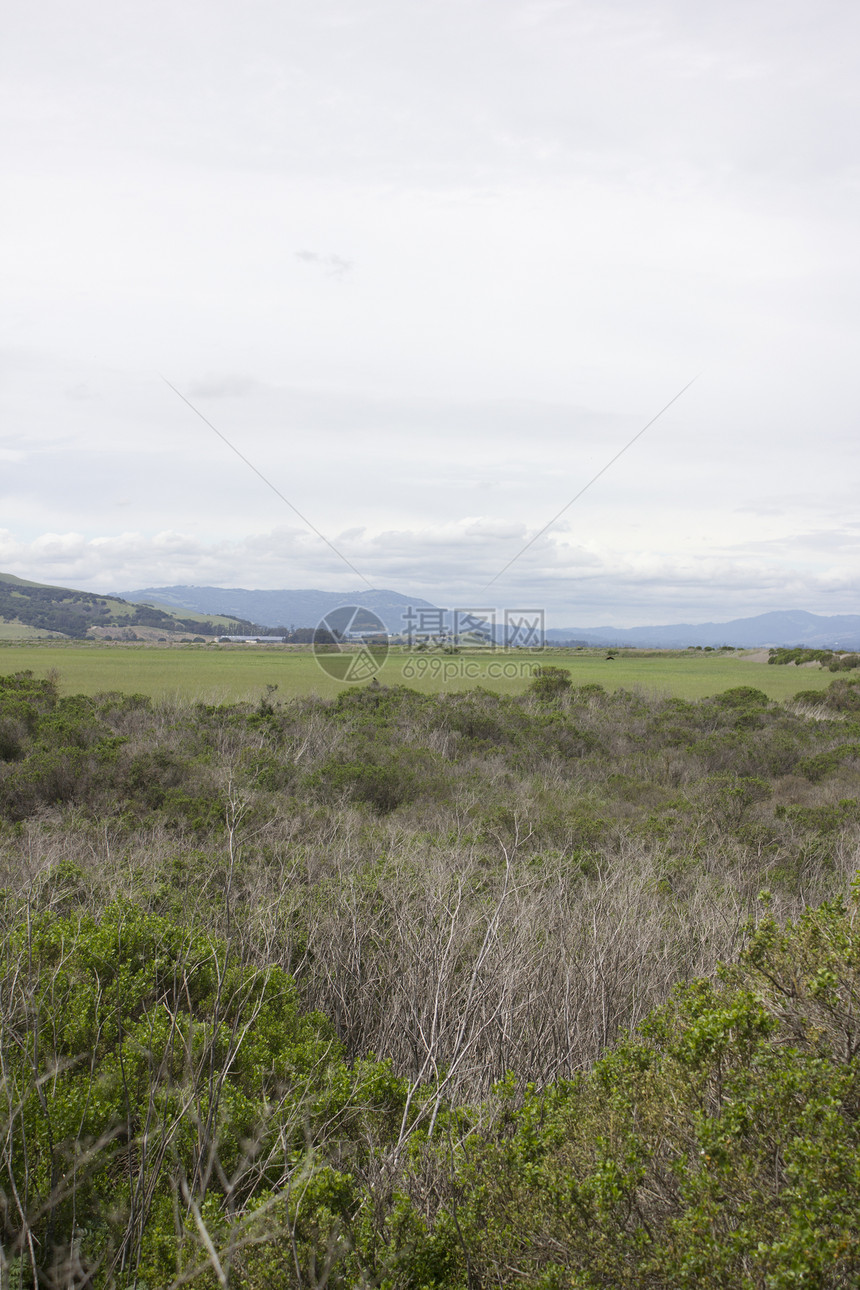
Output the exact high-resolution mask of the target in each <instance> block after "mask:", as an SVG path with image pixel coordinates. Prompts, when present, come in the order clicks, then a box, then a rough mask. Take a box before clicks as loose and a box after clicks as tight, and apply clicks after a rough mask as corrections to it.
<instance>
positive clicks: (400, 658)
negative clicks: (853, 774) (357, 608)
mask: <svg viewBox="0 0 860 1290" xmlns="http://www.w3.org/2000/svg"><path fill="white" fill-rule="evenodd" d="M541 662H545V663H551V664H552V665H553V666H555V667H564V668H567V669H568V670H569V672H570V674H571V678H572V680H573V683H574V685H589V684H593V683H595V682H597V683H598V684H600V685H603V686H605V687H606V689H609V690H615V689H619V688H624V689H634V688H637V687H638V688H641V689H645V690H651V691H659V692H662V693H665V694H672V695H676V696H677V697H679V698H687V699H698V698H705V697H706V696H708V695H711V694H718V693H720V691H722V690H729V689H732V688H734V687H735V686H740V685H748V686H752V687H754V688H755V689H757V690H763V691H764V693H765V694H767V695H769V696H770V697H771V698H773V699H787V698H790V697H791V696H792V695H794V694H796V693H797V691H798V690H810V689H822V690H823V689H826V688H827V686H828V685H829V684H830V682H831V681H832V680H833V679H834V678H833V675H832V674H831V673H830V672H828V671H827V670H826V669H824V670H820V671H819V670H815V669H813V668H803V669H802V670H800V669H798V668H796V667H769V666H767V665H766V664H765V663H762V662H755V661H753V660H752V659H751V658H749V657H747V656H745V655H743V654H740V653H736V654H728V655H717V654H701V653H698V652H696V653H695V654H694V653H692V652H691V653H684V654H680V653H671V652H666V653H657V652H653V651H648V652H646V651H643V652H642V653H635V652H630V653H625V654H623V655H620V656H618V657H616V658H615V659H614V660H612V661H611V662H610V661H608V660H607V659H606V656H605V651H603V650H552V651H550V652H548V653H547V654H545V655H533V654H529V653H526V652H525V651H523V652H521V653H513V654H504V653H491V654H487V653H479V652H476V653H473V654H469V653H463V654H457V655H415V654H408V653H406V652H398V651H396V650H394V651H392V652H391V654H390V655H389V657H388V660H387V662H386V663H385V666H384V667H383V669H382V671H381V672H380V673H379V676H378V680H379V681H380V683H381V684H383V685H407V686H409V687H410V688H412V689H415V690H421V691H424V692H425V693H438V692H439V691H442V690H451V691H455V690H468V689H474V688H475V687H476V686H483V687H485V688H486V689H488V690H494V691H496V692H497V693H507V694H520V693H522V692H523V690H525V688H526V686H527V685H528V683H529V680H530V677H531V673H532V668H533V667H534V666H536V665H539V664H540V663H541ZM27 670H29V671H32V672H33V674H34V675H35V676H39V677H43V676H45V675H46V673H47V672H48V671H51V670H55V671H56V672H58V673H59V676H60V685H61V688H62V690H63V691H64V692H65V693H67V694H97V693H99V692H100V691H104V690H120V691H124V692H126V693H140V694H148V695H151V696H152V697H153V698H159V697H164V696H171V697H174V696H178V697H180V698H185V699H192V700H202V701H204V702H208V703H229V702H236V701H240V700H248V701H252V702H253V701H256V700H257V699H258V698H259V697H260V696H261V695H262V694H264V693H265V691H266V687H267V686H269V685H276V686H277V687H278V688H277V693H278V696H279V697H282V698H290V697H292V696H295V695H303V694H319V695H323V696H333V695H336V694H338V693H340V692H341V691H342V690H343V689H344V688H345V686H344V685H343V683H341V682H338V681H336V680H334V679H332V678H331V677H329V676H326V675H325V674H324V673H323V672H322V670H321V669H320V668H319V667H318V665H317V663H316V660H315V659H314V657H313V655H312V654H311V653H310V651H308V650H303V649H284V648H281V647H279V646H274V647H272V646H253V645H245V646H231V647H226V646H221V645H180V646H177V645H169V646H158V645H141V644H133V643H129V644H125V643H113V644H91V643H81V644H78V643H77V642H68V643H63V644H61V645H58V644H56V643H55V642H51V643H47V642H46V643H45V644H35V643H30V644H21V645H16V644H14V643H13V642H10V641H7V642H2V643H0V674H5V675H9V674H11V673H14V672H21V671H27Z"/></svg>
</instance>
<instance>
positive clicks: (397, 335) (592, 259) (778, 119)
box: [0, 0, 860, 625]
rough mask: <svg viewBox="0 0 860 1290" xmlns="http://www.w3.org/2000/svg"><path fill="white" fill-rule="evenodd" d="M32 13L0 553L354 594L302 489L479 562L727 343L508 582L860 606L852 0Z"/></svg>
mask: <svg viewBox="0 0 860 1290" xmlns="http://www.w3.org/2000/svg"><path fill="white" fill-rule="evenodd" d="M7 28H8V30H7V35H6V39H5V41H4V49H3V51H2V52H1V53H0V66H2V68H3V72H4V83H5V85H6V92H5V96H4V98H3V99H2V101H0V114H2V117H3V122H4V125H5V126H6V129H5V130H3V131H2V138H3V140H4V142H3V144H2V149H3V162H4V166H5V168H6V172H7V174H8V175H9V176H10V177H11V182H12V183H13V185H14V194H15V199H14V201H12V202H8V203H6V204H5V205H4V207H3V210H2V212H0V242H2V244H3V245H4V246H5V247H6V248H7V255H8V259H7V263H6V266H5V269H4V294H5V298H6V300H7V308H6V310H5V312H4V321H3V322H2V324H0V375H2V378H3V379H2V387H0V399H2V407H0V413H2V417H3V425H4V427H5V429H4V432H3V434H2V435H0V523H2V525H3V526H4V529H5V530H6V531H7V532H8V535H9V536H7V537H6V538H4V545H3V546H0V568H2V569H5V570H8V571H10V572H15V573H18V574H20V575H22V576H25V577H31V578H34V579H38V580H42V579H46V580H50V579H57V580H60V581H68V582H69V583H70V584H72V583H74V584H76V585H79V586H86V587H98V588H104V589H109V588H110V587H111V586H112V587H114V588H116V587H119V586H123V585H124V586H128V587H131V586H134V585H140V584H142V583H143V584H154V583H158V582H184V581H194V582H198V583H205V582H214V583H221V584H229V583H231V582H232V583H234V584H244V585H252V584H256V585H260V586H269V587H278V586H320V587H324V586H340V585H341V583H342V579H343V577H344V576H345V575H347V574H348V572H349V571H348V569H347V568H346V566H344V565H341V567H340V569H338V567H337V561H336V559H335V557H333V556H332V553H331V552H330V551H328V550H327V548H325V546H324V544H321V543H320V542H319V540H318V539H317V538H316V537H314V536H313V534H312V533H309V532H308V531H307V530H304V531H302V530H300V527H299V522H298V520H297V518H296V515H295V513H293V512H291V511H289V509H288V508H285V507H284V504H283V502H282V501H281V500H280V499H279V497H278V496H277V493H280V494H282V495H283V496H284V497H286V498H287V499H288V500H289V502H290V503H292V505H293V506H295V507H296V508H298V510H299V511H300V512H301V513H302V514H303V515H306V516H307V517H308V518H309V519H310V520H311V522H312V524H313V525H314V526H315V527H317V528H318V529H320V531H322V532H323V533H325V535H326V536H327V537H329V538H330V539H331V540H332V541H335V542H336V544H337V543H341V544H342V545H343V547H344V553H345V554H346V555H347V557H348V559H349V560H350V561H351V562H352V563H354V564H355V565H356V567H357V568H360V569H361V570H362V572H364V573H365V574H366V576H367V577H368V578H369V579H370V580H371V581H372V582H373V583H374V584H375V585H377V586H378V585H390V586H393V587H395V588H397V589H399V590H407V591H408V590H414V591H415V592H416V594H423V595H426V596H427V598H428V599H434V598H435V599H438V598H440V597H447V596H449V595H453V594H454V591H455V590H456V591H457V592H458V594H459V589H465V588H466V587H467V586H468V587H471V586H473V585H475V586H477V585H479V584H480V585H484V583H486V582H487V581H488V580H489V579H490V578H492V577H493V576H494V574H495V573H497V572H498V571H499V570H500V569H501V568H502V567H503V565H504V564H505V563H506V562H507V561H508V560H509V559H510V558H511V556H512V555H514V554H515V553H516V551H517V550H518V549H519V546H522V545H524V544H525V543H526V542H527V541H529V540H530V538H531V537H532V536H533V535H534V534H535V533H537V532H538V531H539V529H540V528H541V527H542V525H543V524H545V523H546V521H547V520H548V519H549V518H550V517H551V516H552V515H554V514H556V513H557V512H558V511H559V510H560V509H561V508H562V507H563V506H564V505H565V504H566V502H567V501H568V500H569V499H570V498H571V497H573V496H574V495H575V494H576V493H577V492H578V491H579V489H580V488H581V487H582V486H583V484H585V483H586V482H587V481H588V480H589V479H591V478H592V477H593V476H594V475H595V474H596V473H597V472H598V471H599V470H600V469H601V468H602V467H603V466H604V465H605V464H606V462H608V461H609V460H610V459H611V458H612V456H613V455H614V454H615V453H616V452H617V451H618V449H619V448H620V447H622V446H623V445H624V444H625V443H627V442H628V441H629V440H630V439H631V438H632V436H633V435H635V434H636V433H637V431H638V430H639V429H641V427H642V426H643V425H644V424H645V423H646V422H647V421H648V420H649V419H650V418H651V417H652V416H653V415H654V413H655V412H656V411H657V410H659V408H661V407H662V406H663V405H664V404H665V403H666V402H667V401H668V400H669V399H670V398H671V397H672V396H673V395H674V394H675V393H676V392H677V391H678V390H679V389H680V388H681V387H682V386H683V385H684V384H685V383H686V382H687V381H688V380H689V379H690V377H691V376H693V375H695V374H696V373H697V372H701V373H702V374H701V376H700V378H699V380H698V381H697V382H696V384H695V385H694V386H693V388H692V389H691V390H690V391H689V392H688V393H687V394H685V395H684V397H683V399H681V400H679V402H678V403H677V404H675V405H674V406H673V407H672V408H671V409H670V410H669V411H668V412H667V413H666V415H665V416H664V417H663V418H661V420H660V421H659V422H658V423H657V424H656V425H655V426H654V427H652V429H651V430H649V431H648V433H647V434H646V435H645V436H644V437H643V438H642V439H641V440H640V441H639V442H638V443H637V444H635V445H634V447H633V448H631V450H630V452H629V453H627V454H625V455H624V457H622V458H621V459H620V460H619V461H618V462H617V464H616V465H615V466H613V467H612V469H611V470H610V471H609V472H607V474H606V475H605V476H603V477H602V478H601V479H600V480H599V481H598V482H597V483H596V484H595V485H594V487H593V488H592V489H590V490H589V492H588V493H587V494H586V495H585V496H584V497H583V498H582V499H581V501H580V502H578V503H577V504H576V506H575V507H574V508H573V509H571V510H570V511H569V512H568V513H567V514H566V515H565V517H564V522H563V523H562V525H561V526H560V527H559V528H557V529H556V530H554V531H552V532H551V533H549V534H547V535H546V537H545V538H544V539H541V540H540V541H538V542H536V543H535V544H534V545H533V546H532V547H531V548H530V549H529V551H528V553H527V555H526V556H524V557H523V558H522V559H521V560H518V561H517V562H516V563H515V564H514V565H513V566H512V568H511V570H510V571H509V573H508V574H507V575H506V576H505V579H504V580H500V584H499V585H497V586H495V590H496V592H497V593H498V595H499V597H502V598H503V599H504V600H505V601H506V600H507V599H508V598H509V597H513V596H514V595H516V596H517V597H518V598H520V599H522V598H523V597H526V598H527V599H528V598H532V599H535V598H543V599H544V600H546V602H547V603H548V604H549V603H550V602H551V603H552V604H553V605H554V606H555V609H556V610H557V612H558V613H559V614H561V615H562V617H563V618H564V619H567V620H569V621H582V622H585V621H586V619H587V618H589V617H591V618H592V619H593V618H594V616H597V617H599V618H600V619H601V620H602V621H615V622H617V623H619V625H621V624H623V623H624V622H632V621H639V622H641V621H644V620H646V619H650V620H651V621H657V620H659V619H665V618H666V617H667V616H670V615H671V616H673V617H676V616H684V617H687V618H691V617H694V616H699V617H703V618H713V617H719V616H721V615H723V614H725V616H731V614H733V613H736V612H740V611H744V612H746V611H750V612H753V611H755V610H756V609H765V608H770V607H792V606H794V607H803V608H808V609H815V610H818V611H820V612H827V611H828V608H829V609H830V610H831V611H832V612H837V611H840V610H841V611H847V612H852V611H854V610H855V609H856V592H857V585H856V577H855V574H854V570H855V569H856V568H857V561H856V556H857V528H856V521H855V519H854V516H855V514H856V505H855V500H854V499H855V497H856V494H857V490H858V436H857V430H856V427H857V395H856V388H855V387H856V381H855V378H854V367H855V364H856V300H857V298H858V294H860V292H858V288H860V281H859V280H858V279H860V264H859V263H858V242H857V237H856V228H857V226H858V215H860V211H858V200H860V179H858V176H860V155H858V152H860V144H858V141H857V137H856V131H855V129H854V124H853V123H854V121H855V120H856V116H857V106H858V105H857V97H858V88H857V87H858V85H860V77H858V74H857V73H858V68H857V67H856V65H855V64H856V61H857V57H856V53H855V51H856V50H857V49H858V48H860V40H858V36H860V11H856V10H855V9H854V8H853V7H851V6H849V5H846V4H841V3H837V4H833V5H829V6H826V7H825V8H824V9H818V10H816V11H814V12H813V11H812V10H811V9H810V8H809V6H808V5H806V4H801V3H800V0H788V3H784V2H782V0H781V2H780V3H777V2H776V0H755V2H754V3H748V2H746V0H745V3H743V4H742V3H740V0H728V3H726V4H724V5H722V6H720V7H718V8H716V9H713V8H712V9H703V8H702V7H701V6H699V7H691V6H689V5H683V4H681V3H680V2H679V0H660V2H659V3H658V0H646V2H645V3H641V0H618V2H617V3H613V4H610V5H607V4H605V3H603V2H602V0H601V3H598V2H597V0H590V2H588V3H586V2H584V0H561V2H560V3H553V4H547V3H545V2H544V0H493V3H492V4H490V3H489V2H488V0H467V2H466V3H463V2H462V0H456V3H455V0H440V2H439V3H437V4H434V5H432V6H426V5H420V4H417V3H402V0H396V2H395V0H379V2H378V3H373V4H371V3H369V0H357V2H356V0H319V3H317V4H315V5H313V6H283V5H279V4H275V3H273V2H272V0H253V3H252V4H251V5H250V6H245V7H244V8H243V9H242V11H241V13H240V12H239V11H238V10H237V9H236V8H235V6H232V5H230V4H228V3H227V0H209V2H208V3H206V4H203V2H202V0H187V2H185V3H183V4H182V5H180V6H176V5H168V4H167V3H166V0H154V3H153V4H151V5H148V6H146V7H145V8H139V9H135V8H134V7H131V8H128V7H122V6H120V7H114V8H111V9H109V10H106V9H105V7H104V5H102V4H100V3H96V0H83V3H81V4H80V5H76V6H75V7H74V10H70V9H69V8H68V6H65V5H62V4H60V3H59V0H46V4H43V5H40V6H38V7H37V8H36V9H32V8H30V9H28V8H27V7H26V6H23V7H22V6H19V7H18V10H17V11H16V12H15V13H14V14H11V15H10V19H9V23H8V24H7ZM159 374H163V375H164V376H165V377H167V379H168V380H169V381H170V382H171V383H172V384H174V385H175V386H176V387H177V388H178V389H179V390H181V391H182V392H183V393H184V394H185V395H186V396H187V397H188V398H189V399H190V400H191V401H192V403H193V404H194V405H195V407H197V408H198V409H199V411H200V412H201V413H202V414H203V416H205V417H206V418H207V419H208V420H209V421H210V422H211V423H212V425H213V426H214V427H215V428H216V430H217V431H218V432H220V433H221V434H222V435H223V436H224V437H225V438H226V440H227V441H228V442H225V441H224V439H221V438H219V437H218V434H216V433H213V431H212V430H211V429H209V428H208V427H207V426H206V425H205V424H204V423H203V422H202V421H201V420H200V419H199V418H197V417H195V415H194V413H193V412H192V411H191V410H190V409H189V408H188V407H187V406H186V405H184V404H183V403H182V401H181V400H179V399H177V398H176V396H175V394H173V393H172V392H171V391H170V390H169V389H168V387H167V386H165V384H164V383H163V382H162V381H161V380H160V379H159ZM229 445H232V448H231V447H230V446H229ZM234 449H235V451H234ZM237 452H238V453H240V454H241V456H242V458H244V459H245V460H241V459H240V457H239V456H237ZM247 463H251V465H252V466H253V468H254V469H250V468H249V466H248V464H247ZM254 470H256V471H259V474H255V473H254ZM260 476H262V477H263V478H262V479H261V477H260ZM275 490H277V492H276V491H275ZM282 525H287V527H286V528H281V527H280V526H282ZM293 526H295V527H293ZM52 534H56V535H60V536H58V537H53V536H51V535H52ZM482 580H483V582H482ZM553 597H554V599H553ZM574 609H576V610H577V612H576V614H575V615H574V616H573V618H571V614H573V610H574ZM579 609H581V611H582V612H581V613H580V612H579Z"/></svg>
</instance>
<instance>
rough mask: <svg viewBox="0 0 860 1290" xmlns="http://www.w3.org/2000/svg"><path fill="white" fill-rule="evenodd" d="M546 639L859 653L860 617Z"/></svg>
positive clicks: (783, 614)
mask: <svg viewBox="0 0 860 1290" xmlns="http://www.w3.org/2000/svg"><path fill="white" fill-rule="evenodd" d="M546 635H547V640H549V641H555V642H557V643H558V642H561V641H563V640H569V639H576V640H578V641H582V642H584V643H587V644H589V645H622V646H623V645H627V646H629V647H631V648H633V649H686V648H687V646H688V645H702V646H705V645H712V646H714V647H718V646H720V645H733V646H734V647H735V648H736V649H764V648H771V647H774V646H787V647H791V646H793V645H805V646H807V647H808V648H810V649H840V650H857V649H860V614H834V615H833V616H831V617H826V616H824V615H822V614H809V613H807V612H806V610H804V609H784V610H777V611H774V612H773V613H768V614H757V615H756V616H755V617H753V618H733V619H732V620H731V621H730V622H727V623H672V624H668V625H666V626H662V627H569V628H568V627H565V628H560V629H556V628H552V629H550V630H549V631H548V632H547V634H546Z"/></svg>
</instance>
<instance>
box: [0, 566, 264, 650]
mask: <svg viewBox="0 0 860 1290" xmlns="http://www.w3.org/2000/svg"><path fill="white" fill-rule="evenodd" d="M136 628H142V629H145V631H146V633H147V634H151V632H152V630H153V629H155V630H156V631H157V632H159V633H161V634H164V635H166V636H171V635H178V634H181V633H188V632H192V633H194V634H195V635H200V636H217V635H218V634H220V633H221V632H223V631H224V630H225V629H227V628H229V630H231V631H232V632H241V631H249V632H253V631H255V630H258V629H257V628H255V625H254V624H252V623H245V622H242V621H240V620H238V619H235V618H230V617H227V616H225V615H212V616H210V617H208V618H204V617H202V616H201V615H200V614H191V613H179V614H177V613H173V612H171V611H170V610H167V609H159V608H156V607H155V606H154V605H148V604H137V605H132V604H129V603H128V601H126V600H121V599H120V598H119V597H118V596H100V595H97V594H96V593H95V592H90V591H75V590H73V589H71V588H69V587H52V586H46V585H44V584H42V583H38V582H27V581H26V580H25V579H23V578H16V577H15V576H14V575H13V574H10V573H0V638H2V639H6V640H22V639H26V638H28V637H29V638H32V637H38V636H47V635H53V634H56V633H59V634H60V635H62V636H66V637H69V638H71V639H73V640H85V639H86V638H87V636H93V635H103V634H104V631H103V630H102V631H100V630H99V629H106V630H111V629H128V630H129V631H134V629H136Z"/></svg>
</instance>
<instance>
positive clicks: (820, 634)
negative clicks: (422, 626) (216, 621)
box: [122, 585, 860, 650]
mask: <svg viewBox="0 0 860 1290" xmlns="http://www.w3.org/2000/svg"><path fill="white" fill-rule="evenodd" d="M122 596H123V598H124V599H125V600H129V601H132V602H136V603H140V602H142V601H148V602H150V603H152V604H156V605H159V606H161V607H164V608H170V609H173V610H174V611H175V610H191V611H194V612H196V613H202V614H230V615H235V616H236V617H239V618H244V619H250V620H252V621H254V622H257V623H268V624H270V625H271V626H273V627H286V628H290V627H316V625H317V624H318V623H319V622H320V621H321V619H322V618H324V617H325V615H326V614H327V613H329V612H330V611H331V610H332V609H335V608H337V606H338V605H345V604H356V605H363V606H365V607H366V608H367V609H371V610H373V612H374V613H376V614H378V615H379V617H380V618H381V619H382V621H383V622H384V623H385V625H386V627H387V628H388V630H389V631H390V632H401V631H404V630H405V629H406V626H407V624H408V618H407V617H406V615H407V614H408V611H409V609H410V608H411V609H414V610H428V609H433V608H435V606H433V605H432V604H431V602H430V601H428V600H424V599H422V598H421V597H420V596H408V595H403V594H401V593H400V592H397V591H388V590H385V589H384V588H380V589H374V590H373V591H370V590H363V591H345V592H337V591H319V590H288V589H284V590H278V591H260V590H248V589H245V588H241V587H204V586H185V585H175V586H172V587H148V588H144V589H142V590H139V591H125V592H122ZM447 604H448V605H449V606H453V605H454V604H455V601H454V600H452V599H450V598H448V601H447ZM413 623H414V620H413ZM449 626H450V623H449ZM546 636H547V640H548V642H549V643H550V644H553V643H561V642H564V641H571V640H572V641H575V642H578V643H579V642H584V643H587V644H589V645H626V646H629V647H631V648H639V649H686V648H687V646H689V645H702V646H705V645H712V646H714V647H718V646H720V645H733V646H735V647H736V648H740V649H757V648H759V649H760V648H768V647H771V646H793V645H806V646H809V647H810V648H813V649H828V648H835V649H844V650H855V649H860V614H836V615H832V616H826V615H823V614H812V613H808V612H807V611H806V610H803V609H791V610H777V611H772V612H769V613H764V614H757V615H754V616H752V617H749V618H735V619H731V620H730V621H728V622H723V623H713V622H711V623H670V624H665V625H660V626H642V627H554V628H551V629H549V630H548V631H547V633H546Z"/></svg>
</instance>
